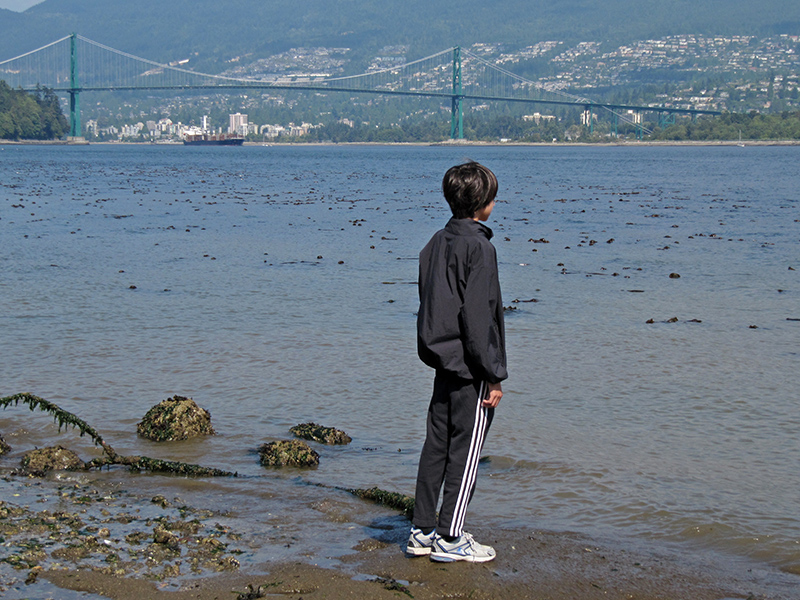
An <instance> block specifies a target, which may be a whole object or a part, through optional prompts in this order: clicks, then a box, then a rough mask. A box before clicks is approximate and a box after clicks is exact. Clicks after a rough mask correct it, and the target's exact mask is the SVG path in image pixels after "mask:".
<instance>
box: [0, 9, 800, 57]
mask: <svg viewBox="0 0 800 600" xmlns="http://www.w3.org/2000/svg"><path fill="white" fill-rule="evenodd" d="M72 32H77V33H79V34H81V35H83V36H85V37H88V38H91V39H93V40H96V41H98V42H101V43H103V44H107V45H109V46H112V47H114V48H118V49H120V50H124V51H126V52H130V53H132V54H135V55H138V56H142V57H144V58H149V59H152V60H156V61H160V62H169V61H174V60H182V59H185V58H191V61H190V64H189V66H190V67H192V68H194V69H198V70H208V71H218V70H221V69H222V68H223V67H222V65H223V63H224V61H226V60H229V59H230V58H233V57H236V56H244V55H249V56H252V57H256V58H257V57H261V56H268V55H271V54H275V53H277V52H281V51H284V50H287V49H289V48H291V47H297V46H332V47H342V46H346V47H349V48H352V49H353V52H354V54H355V55H356V57H357V56H359V55H366V54H367V53H370V52H372V53H374V52H378V51H380V49H381V48H382V47H384V46H387V45H392V44H404V45H408V46H409V52H408V55H409V57H418V56H424V55H425V54H426V53H431V52H432V51H436V50H443V49H445V48H448V47H450V46H454V45H469V44H472V43H475V42H489V43H498V42H499V43H504V44H508V45H509V46H512V47H520V46H525V45H530V44H534V43H536V42H538V41H542V40H562V41H565V42H578V41H584V40H591V41H612V42H615V43H625V42H628V41H633V40H637V39H647V38H654V37H661V36H666V35H672V34H679V33H698V34H715V35H716V34H719V35H733V34H741V35H761V36H765V35H771V34H776V33H793V34H798V33H800V2H797V1H796V0H759V1H758V2H753V1H752V0H603V1H598V0H497V1H495V2H486V0H461V1H460V2H457V3H456V2H445V1H438V2H437V1H435V0H434V1H432V0H301V1H297V0H269V1H264V0H225V1H224V2H220V1H219V0H169V1H166V2H165V1H164V0H135V1H131V0H45V1H44V2H42V3H41V4H38V5H36V6H33V7H31V8H29V9H28V10H26V11H25V12H24V13H21V14H20V13H15V12H11V11H8V10H0V60H3V59H6V58H11V57H13V56H17V55H19V54H22V53H24V52H27V51H30V50H33V49H35V48H37V47H39V46H41V45H44V44H46V43H49V42H52V41H54V40H56V39H59V38H61V37H64V36H65V35H69V34H70V33H72Z"/></svg>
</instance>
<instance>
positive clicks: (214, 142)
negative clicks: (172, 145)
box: [183, 133, 244, 146]
mask: <svg viewBox="0 0 800 600" xmlns="http://www.w3.org/2000/svg"><path fill="white" fill-rule="evenodd" d="M183 143H184V145H186V146H241V145H242V144H243V143H244V138H243V137H238V136H235V135H225V134H224V133H220V134H210V133H201V134H197V135H187V136H186V137H185V138H184V139H183Z"/></svg>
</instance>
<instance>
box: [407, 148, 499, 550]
mask: <svg viewBox="0 0 800 600" xmlns="http://www.w3.org/2000/svg"><path fill="white" fill-rule="evenodd" d="M442 191H443V193H444V197H445V199H446V200H447V203H448V204H449V205H450V210H451V211H452V213H453V217H452V218H451V219H450V220H449V221H448V223H447V225H446V226H445V228H444V229H442V230H441V231H438V232H437V233H436V234H434V236H433V237H432V238H431V240H430V242H428V244H427V245H426V246H425V248H423V250H422V252H421V253H420V256H419V298H420V307H419V316H418V317H417V350H418V353H419V357H420V359H422V362H424V363H425V364H426V365H428V366H429V367H433V368H434V369H436V376H435V378H434V382H433V396H432V398H431V403H430V406H429V408H428V418H427V435H426V438H425V444H424V446H423V448H422V454H421V456H420V461H419V471H418V474H417V491H416V498H415V506H414V521H413V526H412V528H411V535H410V536H409V540H408V547H407V552H408V554H410V555H413V556H422V555H430V557H431V559H432V560H435V561H440V562H451V561H456V560H464V561H469V562H486V561H489V560H492V559H494V557H495V551H494V548H491V547H490V546H484V545H482V544H478V543H477V542H475V540H474V539H473V538H472V536H471V535H470V534H469V533H466V532H465V531H464V530H463V526H464V517H465V514H466V510H467V505H468V504H469V501H470V499H471V498H472V494H473V492H474V490H475V476H476V475H477V471H478V459H479V457H480V452H481V448H482V447H483V440H484V438H485V436H486V432H487V431H488V429H489V424H490V423H491V422H492V417H493V416H494V409H495V407H496V406H497V403H498V402H500V398H502V396H503V390H502V387H501V385H500V382H501V381H503V380H504V379H505V378H506V377H507V376H508V375H507V373H506V351H505V330H504V326H503V303H502V300H501V297H500V283H499V280H498V276H497V257H496V254H495V249H494V246H493V245H492V243H491V242H490V241H489V240H490V239H491V237H492V230H491V229H489V228H488V227H487V226H486V225H484V224H483V223H481V222H480V221H486V220H487V219H488V218H489V215H490V214H491V213H492V209H493V208H494V198H495V196H496V195H497V178H496V177H495V176H494V173H492V172H491V171H490V170H489V169H487V168H486V167H484V166H483V165H481V164H478V163H476V162H469V163H466V164H463V165H457V166H455V167H452V168H451V169H449V170H448V171H447V173H445V176H444V179H443V181H442ZM442 483H444V491H443V494H442V506H441V509H440V510H439V516H438V519H437V517H436V505H437V503H438V501H439V492H440V490H441V489H442Z"/></svg>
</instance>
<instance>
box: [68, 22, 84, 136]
mask: <svg viewBox="0 0 800 600" xmlns="http://www.w3.org/2000/svg"><path fill="white" fill-rule="evenodd" d="M69 51H70V54H69V136H70V137H71V138H79V137H81V105H80V101H79V98H78V94H79V93H80V91H81V90H80V86H79V84H78V34H77V33H73V34H72V35H71V36H70V44H69Z"/></svg>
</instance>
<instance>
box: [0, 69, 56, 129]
mask: <svg viewBox="0 0 800 600" xmlns="http://www.w3.org/2000/svg"><path fill="white" fill-rule="evenodd" d="M68 132H69V123H68V122H67V118H66V117H65V116H64V113H63V111H62V110H61V102H60V101H59V99H58V96H56V95H55V93H54V92H53V90H51V89H49V88H44V87H40V88H37V89H36V91H35V92H26V91H24V90H21V89H17V90H15V89H13V88H11V87H10V86H9V85H8V84H7V83H6V82H5V81H2V80H0V139H4V140H54V139H58V138H61V137H64V136H65V135H66V134H67V133H68Z"/></svg>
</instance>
